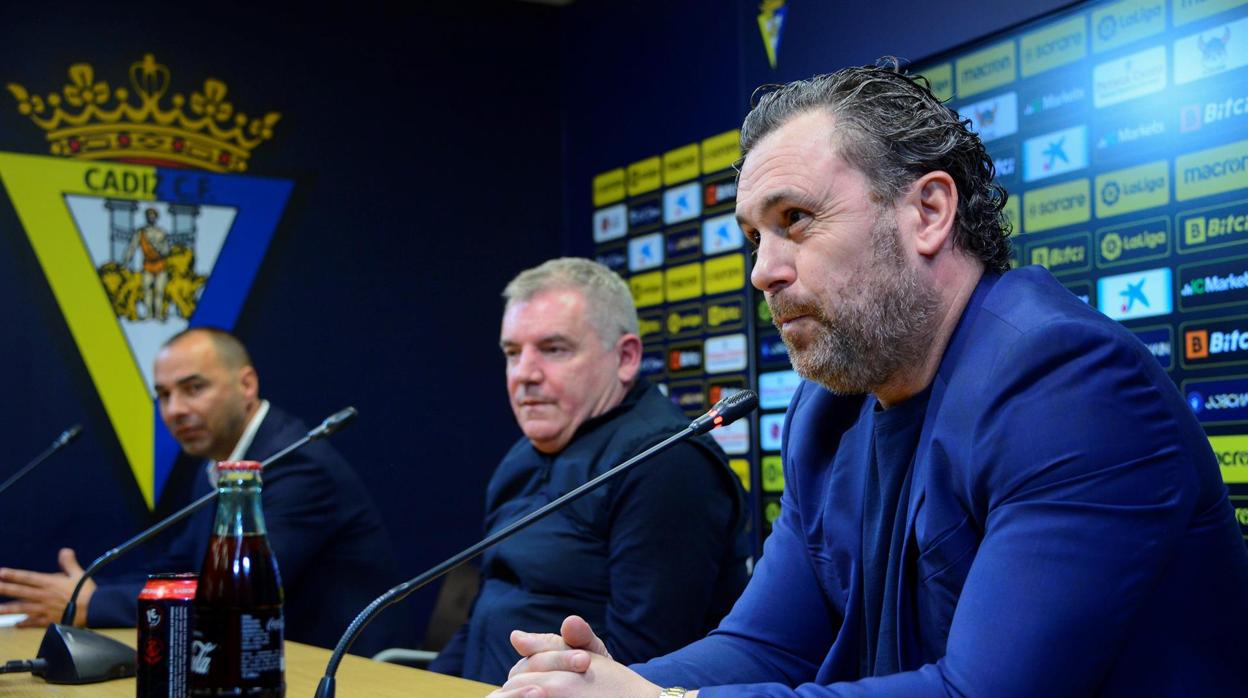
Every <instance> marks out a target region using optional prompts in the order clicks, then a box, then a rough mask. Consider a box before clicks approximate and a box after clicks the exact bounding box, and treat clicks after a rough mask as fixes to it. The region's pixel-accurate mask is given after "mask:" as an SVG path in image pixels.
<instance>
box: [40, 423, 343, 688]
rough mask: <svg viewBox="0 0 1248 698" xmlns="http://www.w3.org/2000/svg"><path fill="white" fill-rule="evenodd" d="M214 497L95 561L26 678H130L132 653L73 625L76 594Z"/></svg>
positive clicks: (315, 435) (312, 434) (310, 436)
mask: <svg viewBox="0 0 1248 698" xmlns="http://www.w3.org/2000/svg"><path fill="white" fill-rule="evenodd" d="M357 414H359V412H358V411H357V410H356V409H355V408H354V407H348V408H346V409H343V410H340V411H338V412H335V413H334V414H333V415H330V416H329V417H328V418H327V419H326V420H325V421H324V422H321V424H320V425H319V426H317V427H316V428H315V429H312V430H311V431H309V432H308V433H307V434H304V435H303V436H302V437H301V438H300V439H299V440H298V441H295V442H294V443H292V444H290V445H289V446H287V447H286V448H283V449H282V450H280V451H278V452H277V453H275V454H273V455H271V456H269V457H268V458H266V459H265V460H264V462H263V463H261V465H262V466H268V465H270V464H272V463H273V462H274V461H276V460H278V459H280V458H282V457H284V456H285V455H286V454H288V453H290V452H291V451H294V450H296V449H298V448H301V447H302V446H303V445H304V444H306V443H308V442H309V441H316V440H319V439H323V438H325V437H327V436H329V435H330V434H333V433H334V432H336V431H338V430H339V429H341V428H342V427H343V426H344V425H346V424H347V423H348V422H350V421H351V420H352V419H354V418H355V416H356V415H357ZM216 498H217V491H216V490H215V489H214V490H213V491H211V492H209V493H208V494H205V495H204V496H202V497H200V498H199V499H197V500H195V501H194V502H191V503H190V504H188V505H186V506H185V507H182V508H181V509H179V510H178V511H177V512H175V513H174V514H171V515H170V516H168V517H166V518H165V519H162V520H161V521H158V522H156V523H155V524H154V525H152V526H151V527H150V528H148V529H146V530H144V531H143V532H141V533H139V534H138V535H136V536H134V537H133V538H131V539H130V540H128V541H126V542H124V543H122V544H121V545H119V546H117V547H115V548H113V549H112V550H109V551H108V552H106V553H104V554H103V555H100V556H99V557H97V558H96V559H95V560H94V561H93V562H92V563H91V564H90V565H89V566H88V567H87V569H86V571H85V572H83V573H82V576H81V577H79V578H78V584H76V585H75V586H74V592H73V593H72V594H71V595H70V597H69V603H67V604H66V605H65V612H64V614H62V615H61V622H60V623H53V624H52V625H49V626H48V630H47V632H45V633H44V636H43V642H42V643H40V645H39V654H38V658H39V659H40V660H44V661H43V663H42V664H41V665H38V666H36V667H35V668H34V669H33V670H32V671H31V673H32V674H34V675H35V676H41V677H43V678H44V679H45V680H46V681H48V682H49V683H66V684H82V683H95V682H97V681H107V680H109V679H120V678H124V677H127V676H134V671H135V651H134V649H132V648H131V647H130V646H129V645H126V644H125V643H122V642H118V641H117V640H114V639H112V638H110V637H108V636H105V635H101V634H99V633H97V632H94V631H92V630H88V629H87V628H78V627H75V626H74V616H75V615H76V614H77V610H78V594H79V593H80V592H81V591H82V587H83V585H85V584H86V583H87V580H88V579H90V578H91V577H92V575H94V574H95V573H96V572H98V571H99V570H100V568H102V567H104V566H105V565H107V564H109V563H110V562H112V561H113V560H116V559H117V558H119V557H121V556H122V555H124V554H126V553H127V552H129V551H130V550H132V549H134V548H135V547H137V546H139V545H140V544H142V543H145V542H147V541H148V540H151V539H152V538H154V537H156V536H158V535H160V534H161V533H163V532H164V531H165V530H166V529H168V528H169V527H170V526H173V525H174V524H176V523H178V522H180V521H182V520H183V519H186V518H187V517H189V516H190V515H191V514H194V513H195V512H196V511H199V510H200V509H202V508H204V507H205V506H207V505H208V504H209V503H211V502H213V501H215V500H216Z"/></svg>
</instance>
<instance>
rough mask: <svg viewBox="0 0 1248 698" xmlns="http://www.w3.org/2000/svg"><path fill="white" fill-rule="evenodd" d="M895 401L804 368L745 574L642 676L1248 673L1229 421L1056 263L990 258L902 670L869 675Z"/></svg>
mask: <svg viewBox="0 0 1248 698" xmlns="http://www.w3.org/2000/svg"><path fill="white" fill-rule="evenodd" d="M874 407H875V400H874V399H873V398H866V399H864V398H861V397H857V398H848V397H837V396H834V395H832V394H830V393H828V392H827V391H825V390H823V389H822V388H820V387H818V386H816V385H813V384H809V383H806V384H803V385H802V387H801V388H800V389H799V391H798V393H797V395H796V396H795V398H794V400H793V402H792V404H791V405H790V408H789V414H788V417H787V422H786V428H785V441H784V464H785V482H786V489H785V493H784V499H783V501H782V513H781V516H780V518H779V519H778V520H777V522H776V524H775V527H774V529H773V532H772V534H771V536H770V537H769V538H768V540H767V543H766V547H765V549H764V554H763V557H762V558H761V560H760V562H759V565H758V566H757V568H756V570H755V574H754V577H753V579H752V580H751V582H750V584H749V586H748V587H747V589H746V591H745V594H744V595H743V596H742V598H741V599H740V600H739V601H738V603H737V605H736V606H735V607H734V609H733V611H732V612H731V613H730V614H729V616H728V617H727V618H725V619H724V622H723V623H722V624H721V625H720V627H719V628H718V629H717V630H716V631H715V632H713V633H712V634H711V635H710V636H709V637H707V638H705V639H703V640H700V641H699V642H697V643H694V644H693V645H690V646H688V647H686V648H685V649H683V650H680V651H677V652H675V653H673V654H670V655H668V656H666V657H663V658H660V659H657V660H655V661H652V662H650V663H648V664H644V665H639V666H637V667H636V668H637V669H638V670H639V671H640V672H641V673H642V674H643V675H645V676H646V677H648V678H650V679H651V680H653V681H655V682H656V683H660V684H665V685H675V684H679V685H685V686H718V685H723V684H744V685H736V686H725V687H721V688H712V689H709V690H706V691H704V693H703V695H704V696H706V698H714V696H724V695H751V696H756V695H765V696H791V695H803V696H950V695H952V696H987V697H991V698H1003V697H1012V696H1037V697H1040V696H1063V697H1064V698H1066V697H1070V696H1086V695H1106V696H1128V695H1130V696H1135V695H1150V696H1197V695H1199V696H1214V695H1242V693H1243V691H1245V690H1248V661H1245V660H1244V657H1243V653H1242V649H1241V644H1240V642H1239V641H1238V640H1237V639H1236V638H1237V636H1238V634H1239V633H1241V632H1242V630H1243V628H1244V627H1246V626H1248V552H1246V550H1245V546H1244V542H1243V540H1241V537H1240V533H1239V530H1238V526H1237V525H1236V524H1235V521H1234V518H1233V513H1232V508H1231V506H1230V504H1229V501H1228V499H1227V494H1226V488H1225V486H1224V485H1223V484H1222V481H1221V478H1220V474H1219V471H1218V468H1217V464H1216V461H1215V460H1214V457H1213V454H1212V451H1211V449H1210V447H1209V443H1208V440H1207V438H1206V436H1205V434H1204V432H1203V431H1202V429H1201V427H1200V426H1199V424H1197V422H1196V420H1195V418H1194V417H1193V415H1192V413H1191V411H1190V409H1189V408H1188V407H1187V406H1186V404H1185V403H1184V401H1183V399H1182V397H1181V396H1180V395H1179V393H1178V391H1177V390H1176V389H1175V387H1174V385H1173V383H1172V382H1171V381H1170V379H1169V378H1168V377H1167V376H1166V375H1165V373H1164V371H1162V370H1161V368H1160V367H1159V366H1158V364H1157V362H1156V360H1155V359H1154V358H1153V357H1152V356H1151V355H1150V354H1149V353H1148V352H1147V350H1146V349H1145V348H1144V347H1143V345H1141V344H1140V342H1138V341H1137V340H1136V339H1135V338H1134V336H1133V335H1131V333H1130V332H1128V331H1127V330H1125V329H1124V328H1123V327H1121V326H1120V325H1118V324H1117V323H1115V322H1112V321H1110V320H1108V319H1107V318H1105V317H1104V316H1102V315H1101V314H1099V313H1098V312H1096V311H1095V310H1093V309H1091V308H1089V307H1087V306H1086V305H1085V304H1083V303H1081V302H1080V301H1078V300H1077V299H1075V298H1074V297H1073V296H1072V295H1070V293H1068V292H1067V291H1066V290H1065V289H1063V288H1062V287H1061V286H1060V285H1059V284H1057V283H1056V282H1055V281H1054V280H1053V279H1052V277H1050V276H1049V275H1048V273H1047V272H1045V271H1044V270H1042V269H1039V268H1027V269H1022V270H1018V271H1014V272H1010V273H1008V274H1006V275H1005V276H995V275H988V276H986V277H985V278H984V279H983V280H982V281H981V282H980V284H979V286H978V288H977V289H976V290H975V293H974V295H973V297H972V298H971V300H970V302H969V304H968V306H967V308H966V310H965V311H964V313H963V316H962V318H961V320H960V322H959V324H958V326H957V329H956V330H955V332H954V334H953V336H952V338H951V342H950V344H949V346H948V348H947V349H946V351H945V355H944V357H943V358H942V361H941V364H940V367H939V369H938V372H937V375H936V376H935V379H934V381H933V384H932V391H931V397H930V402H929V404H928V407H927V413H926V417H925V419H924V423H923V426H922V432H921V435H920V439H919V445H918V448H917V451H916V455H915V462H914V473H913V485H912V489H911V494H910V499H909V501H908V502H907V503H906V507H907V509H906V531H905V536H906V545H905V551H906V565H905V566H904V571H903V575H902V579H901V582H900V589H899V597H898V599H897V605H898V617H897V618H895V619H891V621H892V622H895V623H896V628H897V637H898V645H899V646H898V648H897V652H898V656H899V657H900V658H901V664H902V667H903V671H902V672H901V673H898V674H893V675H891V676H886V677H879V678H867V679H861V680H860V677H859V676H858V675H857V674H858V671H859V651H860V650H859V642H860V627H861V624H862V590H861V588H860V586H861V583H862V582H861V578H862V577H861V570H860V566H861V542H862V541H861V539H862V534H861V531H862V492H863V484H864V478H865V467H866V465H867V464H868V463H869V462H870V461H869V459H868V457H867V449H869V448H870V444H871V441H870V433H869V431H868V430H869V428H870V418H869V417H870V410H872V409H874ZM864 427H865V428H864Z"/></svg>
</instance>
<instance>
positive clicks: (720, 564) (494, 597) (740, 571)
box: [430, 259, 748, 683]
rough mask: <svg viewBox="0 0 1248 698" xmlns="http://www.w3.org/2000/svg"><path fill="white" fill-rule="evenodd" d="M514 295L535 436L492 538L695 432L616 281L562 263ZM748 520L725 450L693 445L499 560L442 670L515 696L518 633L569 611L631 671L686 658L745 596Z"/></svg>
mask: <svg viewBox="0 0 1248 698" xmlns="http://www.w3.org/2000/svg"><path fill="white" fill-rule="evenodd" d="M503 296H504V297H505V298H506V300H507V305H506V310H505V313H504V316H503V326H502V333H501V339H500V345H501V347H502V350H503V355H504V356H505V357H506V362H507V392H508V394H509V396H510V398H511V407H512V411H513V412H514V414H515V417H516V422H517V423H518V424H519V425H520V428H521V430H522V431H523V432H524V438H521V439H520V440H519V441H518V442H517V443H516V444H515V445H514V446H513V447H512V448H511V450H510V451H509V452H508V453H507V455H506V456H505V457H504V458H503V461H502V463H500V464H499V466H498V469H497V470H496V471H495V472H494V475H493V477H492V478H491V480H490V484H489V486H488V489H487V491H486V518H485V528H486V530H487V531H488V532H493V531H496V530H498V529H501V528H502V527H504V526H506V525H508V524H510V523H511V522H512V521H515V520H516V519H518V518H520V517H521V516H523V515H525V514H527V513H529V512H531V511H533V510H535V509H537V508H538V507H540V506H541V505H543V504H546V503H547V502H549V501H551V500H553V499H555V498H556V497H558V496H560V495H562V494H564V493H566V492H568V491H570V490H572V489H574V488H575V487H577V486H578V485H581V484H583V483H585V482H587V481H588V480H590V479H592V478H594V477H596V476H597V475H600V474H601V473H603V472H605V471H607V470H608V469H610V468H611V467H613V466H615V465H617V464H618V463H620V462H622V461H624V460H625V459H627V458H628V457H630V456H632V455H634V454H636V453H638V452H640V451H641V450H643V449H645V448H646V447H648V446H651V445H653V444H655V443H657V442H658V441H660V440H662V439H663V438H665V437H667V436H669V435H671V434H673V433H675V432H677V431H679V430H680V429H682V428H683V427H685V426H687V425H688V423H689V420H688V418H686V417H685V416H684V415H682V414H681V413H680V411H679V410H678V409H676V407H675V406H674V405H673V404H672V403H671V402H670V401H669V400H668V399H667V398H666V397H665V396H664V395H663V394H662V393H661V392H659V390H658V388H657V387H655V386H654V385H652V384H650V383H648V382H647V381H645V380H644V379H643V378H640V377H639V375H638V373H639V368H640V357H641V340H640V339H639V338H638V327H637V312H636V310H635V309H634V307H633V300H632V296H631V294H630V292H629V289H628V286H627V284H625V282H624V281H623V280H622V279H621V278H620V277H619V276H618V275H616V274H615V273H614V272H612V271H610V270H609V269H607V268H606V267H603V266H602V265H600V264H597V263H595V262H592V261H590V260H585V259H557V260H552V261H549V262H546V263H545V264H542V265H541V266H538V267H536V268H534V269H530V270H527V271H525V272H523V273H521V274H520V275H519V276H517V277H516V278H515V279H514V280H513V281H512V282H511V283H510V284H509V285H508V286H507V289H506V290H505V291H504V292H503ZM744 522H745V511H744V498H743V493H742V491H741V485H740V483H739V482H738V481H737V478H736V475H734V474H733V473H732V472H731V471H730V470H729V469H728V466H727V462H726V459H725V456H724V454H723V452H722V451H721V450H720V449H719V447H718V446H717V445H716V444H715V442H714V441H713V440H711V439H710V438H707V437H701V438H699V439H694V440H691V441H687V442H685V443H683V444H680V445H678V446H676V447H674V448H672V449H670V450H668V451H667V452H665V453H663V454H661V455H659V456H657V457H655V458H654V459H653V460H651V461H650V462H647V463H644V464H642V465H640V466H638V467H637V468H636V469H634V470H632V471H630V472H629V473H628V474H627V475H625V476H623V477H622V478H618V479H616V480H613V481H612V482H610V483H608V484H607V485H604V486H603V487H601V488H599V489H597V490H595V491H593V492H591V493H590V494H588V495H586V496H585V497H583V498H581V499H579V500H577V501H575V502H573V503H572V504H570V505H569V506H567V507H566V508H564V509H562V510H561V511H559V512H556V513H555V514H552V515H551V516H548V517H546V518H545V519H542V520H541V521H539V522H537V523H535V524H534V525H533V526H531V527H530V528H528V529H526V530H525V531H522V532H521V533H519V534H517V535H516V536H515V537H513V538H511V539H509V540H507V541H505V542H503V543H502V544H500V545H498V546H497V547H495V548H493V549H491V550H489V551H487V552H486V553H485V555H484V556H483V558H482V585H481V591H480V593H479V594H478V596H477V599H476V601H475V604H474V606H473V610H472V613H471V616H470V618H469V620H468V622H467V623H466V624H464V626H463V627H461V628H460V629H459V631H458V632H457V633H456V635H455V636H454V637H453V638H452V640H451V641H450V643H449V644H448V646H447V647H446V648H445V649H443V651H442V653H441V655H439V657H438V659H437V660H436V661H435V662H434V663H433V664H432V665H431V666H430V668H431V669H433V670H434V671H441V672H443V673H449V674H456V675H460V676H464V677H465V678H471V679H476V680H479V681H485V682H489V683H502V682H503V681H505V680H506V678H507V671H508V669H510V668H511V666H512V664H514V663H515V661H516V659H517V658H518V657H517V655H516V653H515V651H514V650H513V649H512V648H511V645H510V643H509V642H508V634H509V632H510V631H511V629H512V628H523V627H558V625H559V622H560V621H561V620H563V618H564V616H566V615H567V614H569V613H575V614H579V615H581V616H584V617H585V618H586V619H597V623H595V624H594V627H601V628H604V629H605V631H604V633H603V635H604V640H605V642H606V644H607V645H608V646H609V647H610V648H611V652H612V654H613V655H614V656H616V657H626V658H627V660H625V661H644V660H645V659H648V658H651V657H655V656H658V655H660V654H663V653H665V652H667V651H670V650H671V649H674V648H676V647H680V646H681V645H683V644H684V643H686V642H689V641H691V640H693V639H695V638H697V637H701V636H702V635H703V634H704V633H705V632H706V631H708V630H710V629H711V628H713V627H715V625H716V623H717V622H718V621H719V619H720V618H721V617H723V615H724V614H725V613H726V612H727V611H728V609H729V608H731V606H732V603H733V602H734V601H735V600H736V598H737V595H738V594H739V593H740V592H741V589H742V588H744V585H745V581H746V568H745V560H746V557H747V556H748V539H747V537H746V535H745V530H744ZM672 579H680V580H681V581H680V583H679V584H673V583H672V582H671V580H672ZM592 622H593V621H591V623H592Z"/></svg>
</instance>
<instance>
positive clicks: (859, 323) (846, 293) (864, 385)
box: [767, 214, 940, 395]
mask: <svg viewBox="0 0 1248 698" xmlns="http://www.w3.org/2000/svg"><path fill="white" fill-rule="evenodd" d="M871 249H872V258H871V260H870V261H869V262H868V263H866V264H864V265H862V266H860V267H859V268H858V269H855V270H854V271H853V272H852V273H851V274H850V276H849V278H848V279H847V280H846V282H845V283H844V284H842V285H841V286H840V289H839V290H838V291H837V292H836V296H835V298H830V299H826V303H827V305H826V306H822V307H821V306H820V305H818V300H817V299H816V300H813V301H811V302H810V303H809V304H807V303H801V302H791V301H789V300H788V299H787V298H786V297H785V296H784V295H783V292H781V293H779V294H777V295H774V296H771V297H769V298H768V299H767V303H768V305H769V306H770V307H771V314H772V317H773V318H781V317H794V316H796V315H807V316H809V317H810V318H811V319H812V320H814V322H815V323H816V325H817V329H816V332H815V335H814V336H813V337H812V338H810V339H809V340H800V339H790V338H789V337H783V339H784V343H785V345H786V346H787V347H788V349H789V359H790V361H792V363H793V368H794V369H795V370H796V371H797V373H798V374H799V375H801V376H802V377H803V378H806V379H808V380H812V381H814V382H816V383H819V384H821V385H823V386H825V387H827V388H828V389H829V390H831V391H833V392H835V393H840V394H847V395H848V394H861V393H868V392H872V391H874V390H877V389H879V388H880V387H882V386H884V385H885V384H886V383H887V382H888V381H889V380H890V379H893V378H894V377H896V376H897V375H898V374H899V373H900V372H901V371H902V370H904V369H906V368H910V367H917V366H918V364H919V363H920V362H921V361H922V360H923V359H924V358H925V354H926V352H927V350H928V349H929V348H930V346H931V342H932V340H933V338H934V336H935V330H936V328H935V325H936V322H937V320H938V317H937V311H938V310H939V307H940V298H939V294H938V293H937V291H936V289H935V288H933V287H932V286H931V285H930V284H928V283H927V282H926V281H925V280H924V279H922V278H921V277H920V276H919V274H918V271H917V270H915V269H913V268H912V267H911V266H910V265H909V264H907V263H906V260H905V257H904V256H903V255H902V251H901V247H900V244H899V242H898V240H897V225H896V219H895V218H893V217H892V216H891V214H886V215H881V216H880V217H879V218H878V219H877V220H876V222H875V224H874V225H873V226H872V228H871ZM827 306H830V308H829V309H828V310H825V307H827ZM829 311H830V312H831V313H832V314H834V315H835V317H829ZM777 323H778V321H777ZM777 327H779V325H778V324H777ZM798 342H800V345H799V344H798Z"/></svg>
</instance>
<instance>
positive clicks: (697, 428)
mask: <svg viewBox="0 0 1248 698" xmlns="http://www.w3.org/2000/svg"><path fill="white" fill-rule="evenodd" d="M755 407H758V393H756V392H754V391H753V390H739V391H737V392H735V393H733V394H732V395H729V396H728V397H726V398H724V399H723V400H720V401H719V402H717V403H715V406H714V407H712V408H711V409H710V411H708V412H707V413H706V414H704V415H702V416H701V417H698V418H697V419H695V420H693V421H692V422H690V424H689V428H690V429H692V430H693V433H695V434H705V433H706V432H708V431H710V430H712V429H714V428H716V427H722V426H726V425H728V424H732V423H733V422H735V421H737V420H738V419H740V418H742V417H744V416H745V415H747V414H749V413H751V412H753V411H754V408H755Z"/></svg>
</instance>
